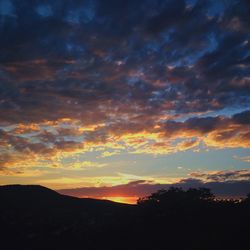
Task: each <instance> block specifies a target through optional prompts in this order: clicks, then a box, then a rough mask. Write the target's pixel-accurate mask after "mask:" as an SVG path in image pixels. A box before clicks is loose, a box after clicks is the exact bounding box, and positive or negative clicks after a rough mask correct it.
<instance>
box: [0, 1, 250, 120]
mask: <svg viewBox="0 0 250 250" xmlns="http://www.w3.org/2000/svg"><path fill="white" fill-rule="evenodd" d="M7 2H9V5H11V6H12V7H11V8H10V7H8V11H7V10H5V11H4V12H3V13H1V15H2V17H3V18H1V27H0V35H1V37H2V39H1V41H0V64H1V65H0V78H1V83H0V89H1V90H2V91H1V96H0V98H1V102H0V113H1V114H2V115H1V120H2V121H4V122H6V121H7V122H9V123H19V122H34V121H35V122H41V121H43V120H57V119H60V118H64V117H70V118H77V119H81V120H83V119H84V120H87V121H89V120H90V121H92V119H93V117H94V116H96V117H99V119H100V120H103V121H110V120H112V117H111V116H110V113H109V112H116V113H117V116H122V115H127V116H133V115H134V114H137V113H139V114H140V115H143V114H148V113H151V114H152V113H153V114H158V115H159V116H160V115H162V113H163V112H169V113H170V112H171V113H177V114H180V113H189V112H194V111H196V112H197V111H208V110H218V109H222V108H225V107H232V106H239V105H240V106H242V105H248V104H249V86H250V85H249V83H248V80H247V79H248V78H247V76H248V75H249V53H248V52H247V51H249V25H247V24H248V23H249V17H248V15H247V14H246V13H248V11H247V10H249V4H248V2H247V1H227V3H225V4H224V2H221V6H222V7H221V8H218V6H217V5H216V4H215V3H214V2H213V1H209V0H208V1H202V3H201V2H200V1H197V3H195V4H193V5H190V4H188V3H187V2H186V1H184V0H183V1H170V0H166V1H111V0H110V1H97V0H86V1H85V0H78V1H73V2H72V1H71V2H70V1H57V0H56V1H53V2H51V1H15V0H8V1H7ZM6 8H7V7H6ZM126 103H127V104H130V106H129V107H127V106H126V105H125V104H126ZM107 111H108V112H107ZM104 113H105V114H104ZM20 114H22V115H20ZM93 114H94V115H93ZM92 122H93V123H94V122H95V121H92Z"/></svg>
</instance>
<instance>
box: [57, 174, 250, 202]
mask: <svg viewBox="0 0 250 250" xmlns="http://www.w3.org/2000/svg"><path fill="white" fill-rule="evenodd" d="M191 176H192V178H188V179H183V180H180V181H179V182H176V183H173V184H158V183H154V182H148V181H145V180H138V181H132V182H130V183H128V184H124V185H117V186H112V187H82V188H75V189H63V190H58V191H59V192H60V193H62V194H66V195H71V196H77V197H97V198H100V197H115V196H124V197H133V196H136V197H145V196H148V195H150V194H151V193H153V192H156V191H158V190H160V189H168V188H170V187H181V188H184V189H188V188H199V187H206V188H209V189H211V191H212V192H213V193H214V194H215V195H216V196H218V197H224V198H229V197H233V198H239V197H245V196H246V195H247V194H248V193H249V192H250V172H249V170H236V171H218V172H216V173H193V174H192V175H191ZM208 176H209V178H207V177H208ZM204 177H206V179H205V178H204ZM205 180H206V181H205Z"/></svg>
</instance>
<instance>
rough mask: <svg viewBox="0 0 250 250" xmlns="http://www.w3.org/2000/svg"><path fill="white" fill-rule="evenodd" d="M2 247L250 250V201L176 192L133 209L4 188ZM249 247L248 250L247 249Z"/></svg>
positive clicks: (0, 196)
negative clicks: (220, 199) (225, 199)
mask: <svg viewBox="0 0 250 250" xmlns="http://www.w3.org/2000/svg"><path fill="white" fill-rule="evenodd" d="M0 204H1V206H0V240H1V249H2V250H12V249H13V250H14V249H25V250H29V249H30V250H31V249H32V250H40V249H73V250H74V249H76V250H78V249H87V250H88V249H152V250H154V249H171V250H172V249H177V250H178V249H190V250H191V249H197V250H198V249H203V250H206V249H239V246H241V247H240V249H248V247H247V246H248V245H249V243H248V239H249V238H248V237H249V235H250V229H249V222H250V215H249V211H250V210H249V209H250V202H249V197H248V198H246V199H245V200H244V201H241V202H239V201H235V200H227V201H217V200H215V199H214V196H213V194H211V192H210V190H208V189H204V188H203V189H202V188H200V189H189V190H186V191H184V190H182V189H180V188H170V189H169V190H160V191H158V192H156V193H154V194H152V195H150V196H148V197H144V198H142V199H140V200H139V201H138V205H137V206H135V205H126V204H120V203H115V202H111V201H105V200H95V199H88V198H87V199H86V198H84V199H80V198H75V197H70V196H65V195H61V194H59V193H57V192H55V191H53V190H50V189H48V188H45V187H42V186H32V185H30V186H22V185H8V186H0ZM243 246H244V247H243Z"/></svg>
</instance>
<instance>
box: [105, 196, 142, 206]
mask: <svg viewBox="0 0 250 250" xmlns="http://www.w3.org/2000/svg"><path fill="white" fill-rule="evenodd" d="M101 199H103V200H110V201H114V202H119V203H126V204H136V202H137V200H138V197H136V196H107V197H101Z"/></svg>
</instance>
